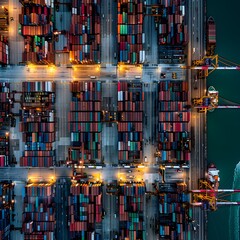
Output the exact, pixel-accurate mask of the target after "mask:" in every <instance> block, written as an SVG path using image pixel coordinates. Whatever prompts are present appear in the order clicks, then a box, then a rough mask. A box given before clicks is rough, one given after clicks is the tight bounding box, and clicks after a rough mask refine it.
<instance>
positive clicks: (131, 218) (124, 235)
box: [119, 183, 146, 240]
mask: <svg viewBox="0 0 240 240" xmlns="http://www.w3.org/2000/svg"><path fill="white" fill-rule="evenodd" d="M144 194H145V185H144V183H120V195H119V217H120V222H119V226H120V239H128V240H135V239H141V240H144V239H146V232H145V223H144V221H143V201H144Z"/></svg>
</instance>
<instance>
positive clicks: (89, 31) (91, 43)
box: [69, 0, 101, 63]
mask: <svg viewBox="0 0 240 240" xmlns="http://www.w3.org/2000/svg"><path fill="white" fill-rule="evenodd" d="M100 4H101V0H73V1H72V23H71V28H70V35H69V43H70V59H71V61H72V62H73V63H100Z"/></svg>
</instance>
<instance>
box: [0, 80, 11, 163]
mask: <svg viewBox="0 0 240 240" xmlns="http://www.w3.org/2000/svg"><path fill="white" fill-rule="evenodd" d="M9 91H10V84H9V83H6V82H1V83H0V102H1V103H0V116H1V117H0V167H4V166H7V165H8V164H9V132H8V126H7V125H8V124H7V117H8V114H9V113H10V102H9V94H10V93H9Z"/></svg>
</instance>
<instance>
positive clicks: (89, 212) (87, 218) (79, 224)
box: [68, 183, 102, 240]
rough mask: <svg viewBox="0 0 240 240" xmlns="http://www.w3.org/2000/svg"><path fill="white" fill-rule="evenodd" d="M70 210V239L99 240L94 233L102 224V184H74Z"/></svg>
mask: <svg viewBox="0 0 240 240" xmlns="http://www.w3.org/2000/svg"><path fill="white" fill-rule="evenodd" d="M68 209H69V214H68V217H69V219H68V225H69V230H70V239H79V240H85V239H98V238H97V236H95V238H94V231H95V229H96V225H97V224H101V222H102V186H101V183H73V184H72V185H71V187H70V196H69V197H68ZM92 237H93V238H92Z"/></svg>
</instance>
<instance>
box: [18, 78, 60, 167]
mask: <svg viewBox="0 0 240 240" xmlns="http://www.w3.org/2000/svg"><path fill="white" fill-rule="evenodd" d="M22 91H23V92H22V110H21V111H20V113H21V116H20V124H19V130H20V131H21V132H23V134H22V135H23V142H24V153H23V156H22V157H21V158H20V166H32V167H50V166H53V165H54V163H55V140H56V139H55V131H56V129H55V127H56V124H55V111H54V103H55V83H54V82H50V81H49V82H48V81H41V82H38V81H34V82H31V81H30V82H23V83H22Z"/></svg>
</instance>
